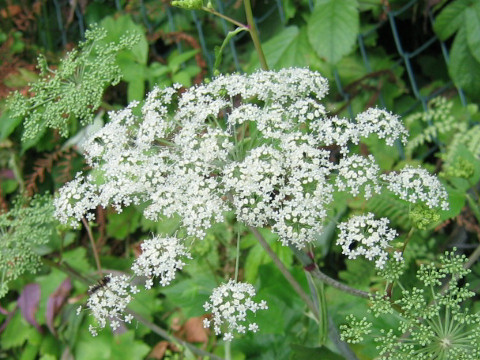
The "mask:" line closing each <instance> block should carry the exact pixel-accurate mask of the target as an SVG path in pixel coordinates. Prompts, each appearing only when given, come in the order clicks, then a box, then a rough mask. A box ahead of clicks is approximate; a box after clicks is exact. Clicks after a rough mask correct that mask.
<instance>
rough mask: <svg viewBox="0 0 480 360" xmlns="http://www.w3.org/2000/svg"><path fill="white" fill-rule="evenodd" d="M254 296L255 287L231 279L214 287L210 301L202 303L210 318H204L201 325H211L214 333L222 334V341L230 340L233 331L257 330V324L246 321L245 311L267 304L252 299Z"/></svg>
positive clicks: (261, 308) (264, 306)
mask: <svg viewBox="0 0 480 360" xmlns="http://www.w3.org/2000/svg"><path fill="white" fill-rule="evenodd" d="M254 296H255V288H254V287H253V286H252V285H250V284H247V283H239V282H235V281H233V280H230V281H229V282H228V283H226V284H223V285H221V286H219V287H217V288H215V289H214V290H213V293H212V295H210V301H207V302H206V303H205V305H204V308H205V311H208V312H211V313H212V318H211V319H208V318H206V319H204V320H203V326H204V327H205V328H209V327H211V326H212V325H213V331H214V332H215V334H216V335H220V334H223V340H224V341H231V340H232V339H233V337H234V334H235V333H240V334H244V333H245V332H246V331H247V330H248V331H252V332H257V331H258V325H257V324H256V323H254V322H250V323H248V321H247V312H248V311H251V312H252V313H256V312H257V311H258V310H266V309H268V306H267V303H266V302H265V301H264V300H262V301H260V302H259V303H256V302H255V301H253V300H252V297H254ZM247 325H248V327H247Z"/></svg>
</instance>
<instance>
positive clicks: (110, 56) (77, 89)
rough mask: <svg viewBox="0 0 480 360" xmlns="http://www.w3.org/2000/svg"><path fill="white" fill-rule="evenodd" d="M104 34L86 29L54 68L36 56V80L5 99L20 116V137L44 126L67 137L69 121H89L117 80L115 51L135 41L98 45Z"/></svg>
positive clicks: (29, 136)
mask: <svg viewBox="0 0 480 360" xmlns="http://www.w3.org/2000/svg"><path fill="white" fill-rule="evenodd" d="M106 35H107V34H106V31H105V29H103V28H101V27H95V26H94V27H93V28H91V29H90V30H88V31H86V32H85V41H84V42H81V43H80V44H79V47H78V49H74V50H72V51H70V52H69V53H67V55H66V56H65V58H63V59H62V60H61V62H60V64H59V65H58V68H56V69H52V68H51V67H49V66H48V65H47V62H46V59H45V58H44V57H39V58H38V69H39V71H40V79H39V80H37V81H35V82H33V83H31V84H29V90H28V94H27V96H24V95H22V94H20V92H18V91H17V92H15V93H14V94H13V95H12V96H11V97H10V99H9V108H10V110H11V112H12V116H13V117H21V118H24V123H23V124H24V127H25V131H24V133H23V139H24V140H27V139H32V138H35V137H36V136H38V135H39V134H42V133H43V131H44V130H45V129H46V128H53V129H58V131H59V132H60V134H61V135H62V136H68V134H69V126H70V124H71V121H73V120H79V121H80V122H81V123H82V124H88V123H90V122H91V121H92V120H93V118H94V114H95V110H97V109H98V108H99V107H100V105H101V103H102V96H103V92H104V90H105V88H106V87H107V86H110V85H116V84H118V83H119V81H120V79H121V72H120V68H119V67H118V65H117V64H116V56H117V54H118V52H119V51H121V50H122V49H128V48H131V47H132V46H133V45H134V44H135V43H136V42H137V38H136V37H135V36H133V35H126V36H124V37H123V38H122V39H121V40H120V42H119V43H118V44H115V43H109V44H108V45H103V44H102V45H100V41H101V40H102V39H104V38H105V37H106Z"/></svg>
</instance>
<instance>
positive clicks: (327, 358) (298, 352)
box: [290, 344, 344, 360]
mask: <svg viewBox="0 0 480 360" xmlns="http://www.w3.org/2000/svg"><path fill="white" fill-rule="evenodd" d="M292 351H293V352H292V354H291V356H290V360H311V359H322V360H344V358H343V357H342V356H340V355H338V354H335V353H334V352H333V351H332V350H330V349H328V348H327V347H325V346H320V347H315V348H311V347H306V346H303V345H296V344H292Z"/></svg>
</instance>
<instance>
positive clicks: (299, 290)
mask: <svg viewBox="0 0 480 360" xmlns="http://www.w3.org/2000/svg"><path fill="white" fill-rule="evenodd" d="M248 228H249V229H250V231H251V232H252V233H253V235H255V237H256V238H257V240H258V242H259V243H260V245H262V247H263V248H264V249H265V251H266V252H267V254H268V256H270V258H271V259H272V260H273V262H274V264H275V265H276V266H277V268H278V269H279V270H280V272H281V273H282V275H283V276H284V277H285V279H286V280H287V281H288V282H289V283H290V285H291V286H292V287H293V289H294V290H295V292H296V293H297V294H298V295H299V296H300V298H301V299H302V300H303V301H304V302H305V304H307V306H308V308H309V309H310V311H311V312H312V313H313V314H314V315H315V318H317V319H318V316H319V315H318V309H317V308H316V307H315V305H314V303H313V301H312V299H311V298H310V297H309V296H308V295H307V294H306V293H305V291H303V289H302V287H301V286H300V284H299V283H298V282H297V280H295V278H294V277H293V276H292V274H290V272H289V271H288V269H287V268H286V267H285V265H283V263H282V261H281V260H280V259H279V258H278V256H277V254H275V252H274V251H273V250H272V248H271V247H270V245H268V243H267V241H266V240H265V238H264V237H263V236H262V234H260V232H259V231H258V230H257V229H256V228H254V227H252V226H249V227H248Z"/></svg>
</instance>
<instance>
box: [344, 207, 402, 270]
mask: <svg viewBox="0 0 480 360" xmlns="http://www.w3.org/2000/svg"><path fill="white" fill-rule="evenodd" d="M388 223H389V221H388V219H387V218H381V219H378V220H375V219H374V215H373V214H372V213H368V214H365V215H357V216H353V217H352V218H350V219H349V220H348V221H347V222H343V223H341V224H339V225H338V228H339V229H340V234H339V236H338V239H337V244H338V245H340V246H341V247H342V253H343V254H344V255H346V256H347V257H348V258H349V259H356V258H357V257H358V256H363V257H365V258H366V259H368V260H375V266H376V267H377V268H379V269H383V267H384V266H385V262H386V260H387V259H388V252H387V251H386V249H387V248H389V247H390V245H389V244H390V242H391V241H392V240H393V239H395V237H396V236H397V232H396V231H395V230H393V229H390V228H389V227H388Z"/></svg>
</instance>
